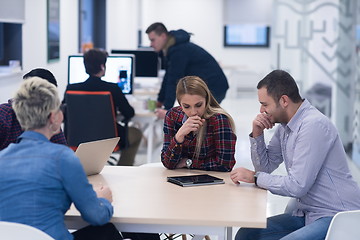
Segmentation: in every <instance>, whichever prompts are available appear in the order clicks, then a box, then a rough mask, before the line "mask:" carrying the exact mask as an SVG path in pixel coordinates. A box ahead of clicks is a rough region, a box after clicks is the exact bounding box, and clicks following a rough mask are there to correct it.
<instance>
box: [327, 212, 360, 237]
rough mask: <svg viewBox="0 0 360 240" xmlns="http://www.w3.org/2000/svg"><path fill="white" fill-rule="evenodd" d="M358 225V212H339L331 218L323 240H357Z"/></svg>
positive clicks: (359, 228)
mask: <svg viewBox="0 0 360 240" xmlns="http://www.w3.org/2000/svg"><path fill="white" fill-rule="evenodd" d="M359 223H360V210H355V211H346V212H339V213H337V214H336V215H335V216H334V217H333V219H332V221H331V223H330V226H329V229H328V232H327V234H326V238H325V240H339V239H346V240H358V239H359V236H360V227H359Z"/></svg>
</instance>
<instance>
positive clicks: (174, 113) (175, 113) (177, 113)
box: [166, 106, 184, 120]
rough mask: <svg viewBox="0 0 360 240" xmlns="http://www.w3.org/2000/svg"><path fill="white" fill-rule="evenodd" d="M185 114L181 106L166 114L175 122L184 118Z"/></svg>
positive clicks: (171, 109)
mask: <svg viewBox="0 0 360 240" xmlns="http://www.w3.org/2000/svg"><path fill="white" fill-rule="evenodd" d="M183 115H184V112H183V110H182V108H181V107H180V106H177V107H172V108H170V109H169V110H168V111H167V112H166V116H167V117H168V118H171V119H173V120H175V119H177V118H179V117H180V116H183Z"/></svg>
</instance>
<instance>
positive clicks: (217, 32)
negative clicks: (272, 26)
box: [107, 0, 272, 72]
mask: <svg viewBox="0 0 360 240" xmlns="http://www.w3.org/2000/svg"><path fill="white" fill-rule="evenodd" d="M235 2H236V1H235ZM239 2H242V1H239ZM252 2H253V3H252V4H251V6H252V7H255V6H258V7H259V6H261V8H262V9H263V8H264V7H263V6H264V0H252ZM254 2H256V3H254ZM267 2H268V4H265V5H266V6H269V5H270V6H271V3H272V0H271V1H269V0H267ZM269 2H270V4H269ZM107 3H108V6H107V9H108V16H107V24H108V26H107V31H108V34H107V37H108V39H107V49H108V50H111V49H115V48H117V49H121V48H129V49H135V48H136V47H137V30H138V28H141V30H142V39H143V45H150V43H149V41H148V38H147V35H146V34H145V30H146V28H147V27H148V26H149V25H150V24H152V23H154V22H163V23H164V24H165V25H166V27H167V28H168V29H169V30H173V29H179V28H182V29H184V30H186V31H189V32H192V33H193V34H194V35H193V36H192V37H191V40H192V41H193V42H194V43H196V44H198V45H200V46H201V47H203V48H204V49H206V50H207V51H208V52H210V53H211V54H212V55H213V56H214V57H215V58H216V59H217V60H218V61H219V62H220V63H221V64H222V65H225V66H229V65H230V66H232V67H233V66H236V67H240V68H242V69H244V68H245V69H250V70H254V71H257V72H267V71H269V69H270V49H269V48H266V49H254V48H251V49H249V48H224V47H223V27H224V19H225V17H224V12H226V11H224V6H225V0H196V1H194V0H108V2H107ZM124 8H127V9H128V10H127V11H125V10H124ZM232 10H233V11H234V12H237V11H238V10H240V6H239V4H237V5H235V7H234V8H233V9H232ZM241 10H242V11H246V10H244V9H241ZM227 11H228V10H227ZM251 11H252V10H251ZM267 11H268V12H271V8H269V7H268V8H267ZM137 13H142V14H141V16H140V17H139V15H137ZM268 15H269V14H267V16H266V18H265V19H268ZM248 21H252V19H251V18H250V19H248ZM266 21H268V20H266ZM124 22H126V24H123V23H124ZM254 22H257V23H258V22H259V18H258V17H257V18H256V17H255V16H254Z"/></svg>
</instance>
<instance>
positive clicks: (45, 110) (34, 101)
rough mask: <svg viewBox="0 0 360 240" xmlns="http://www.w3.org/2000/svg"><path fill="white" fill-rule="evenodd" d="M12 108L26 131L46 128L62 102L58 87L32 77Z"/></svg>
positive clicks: (20, 91) (25, 82) (25, 84)
mask: <svg viewBox="0 0 360 240" xmlns="http://www.w3.org/2000/svg"><path fill="white" fill-rule="evenodd" d="M12 107H13V109H14V112H15V114H16V117H17V119H18V121H19V123H20V125H21V127H22V128H23V129H24V130H33V129H39V128H42V127H45V126H46V124H47V121H48V119H49V116H50V113H51V112H52V111H55V110H58V109H59V107H60V100H59V96H58V93H57V89H56V87H55V86H54V85H53V84H51V83H49V82H48V81H46V80H44V79H42V78H39V77H31V78H28V79H26V80H25V81H24V82H23V83H22V84H21V86H20V89H19V90H18V91H17V92H16V94H15V96H14V99H13V103H12Z"/></svg>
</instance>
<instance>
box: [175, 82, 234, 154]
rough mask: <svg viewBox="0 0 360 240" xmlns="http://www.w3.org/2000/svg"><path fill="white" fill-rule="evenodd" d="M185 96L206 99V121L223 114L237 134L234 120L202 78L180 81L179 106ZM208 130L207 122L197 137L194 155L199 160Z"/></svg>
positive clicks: (177, 89) (177, 88)
mask: <svg viewBox="0 0 360 240" xmlns="http://www.w3.org/2000/svg"><path fill="white" fill-rule="evenodd" d="M184 94H189V95H198V96H201V97H204V98H205V100H206V103H205V112H204V115H203V116H202V117H203V118H204V119H209V118H210V117H212V116H213V115H215V114H223V115H225V116H226V117H227V118H228V119H229V121H230V126H231V129H232V130H233V132H235V123H234V120H233V118H232V117H231V116H230V114H229V113H227V112H226V111H225V110H224V109H223V108H222V107H220V105H219V103H218V102H217V101H216V99H215V98H214V96H213V95H212V94H211V92H210V90H209V88H208V86H207V85H206V83H205V82H204V81H203V80H202V79H201V78H200V77H198V76H186V77H183V78H181V79H180V80H179V82H178V84H177V86H176V99H177V101H178V102H179V105H181V98H182V96H183V95H184ZM206 128H207V124H206V121H205V123H204V125H203V126H202V127H201V128H200V129H199V132H198V134H197V135H196V147H195V153H194V157H195V158H198V157H199V155H200V150H201V146H202V144H203V141H204V138H205V133H206Z"/></svg>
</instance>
